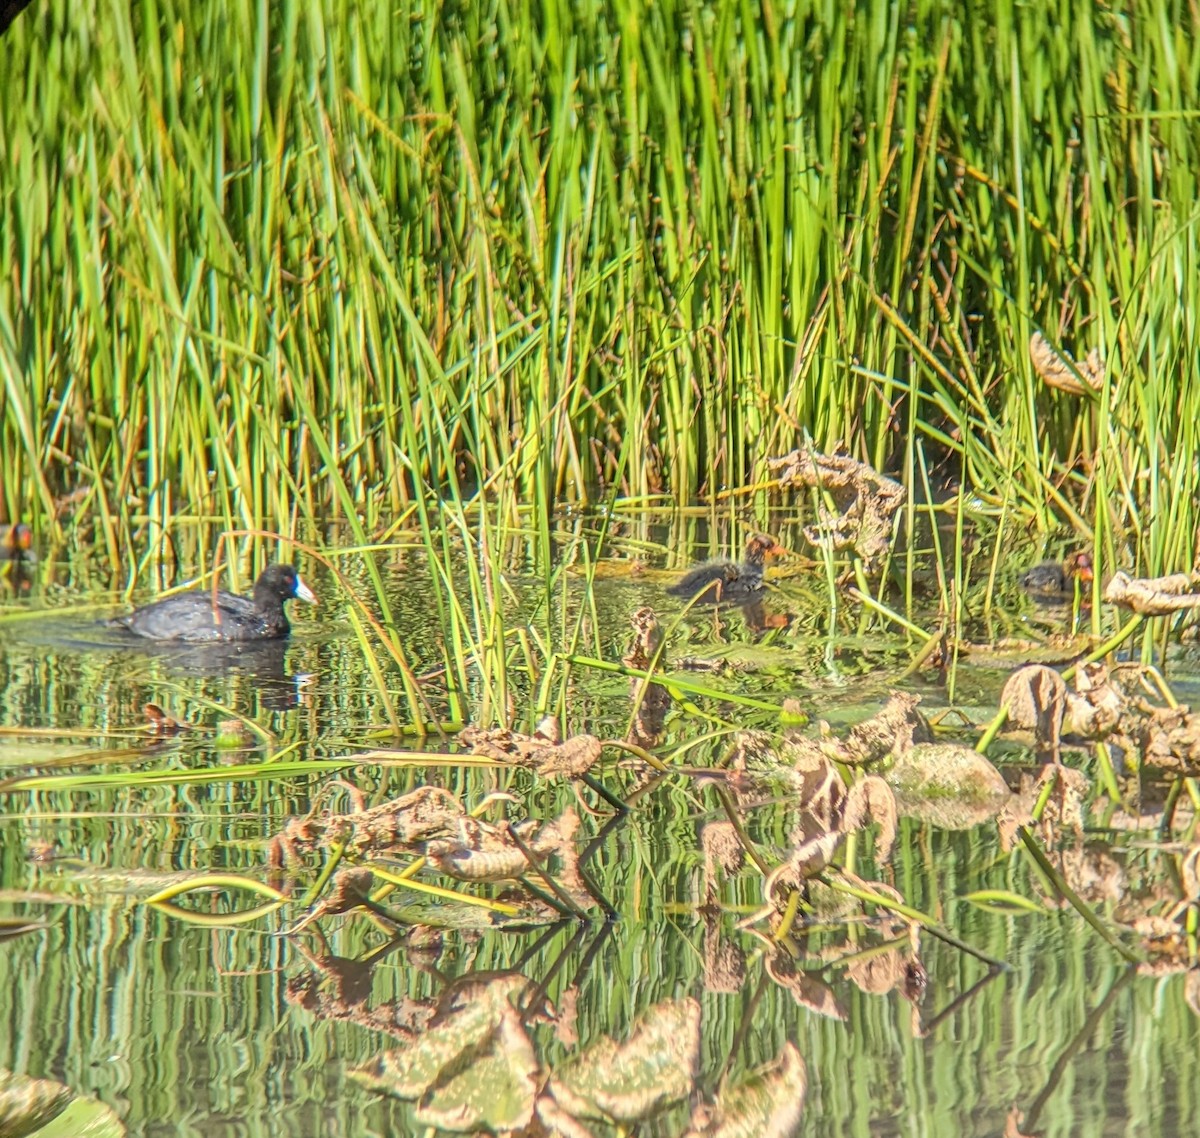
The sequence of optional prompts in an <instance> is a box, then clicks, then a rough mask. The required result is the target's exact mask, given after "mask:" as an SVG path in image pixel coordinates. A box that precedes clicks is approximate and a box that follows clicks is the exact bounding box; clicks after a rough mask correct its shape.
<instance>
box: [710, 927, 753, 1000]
mask: <svg viewBox="0 0 1200 1138" xmlns="http://www.w3.org/2000/svg"><path fill="white" fill-rule="evenodd" d="M745 983H746V953H745V952H744V951H743V949H742V948H741V946H740V945H737V944H734V943H733V942H732V941H729V940H727V939H725V938H724V937H722V936H721V929H720V925H719V924H718V923H717V922H716V921H715V920H714V921H706V922H705V925H704V990H705V991H706V992H725V993H730V992H740V991H741V990H742V985H743V984H745Z"/></svg>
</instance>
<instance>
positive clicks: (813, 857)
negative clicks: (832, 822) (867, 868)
mask: <svg viewBox="0 0 1200 1138" xmlns="http://www.w3.org/2000/svg"><path fill="white" fill-rule="evenodd" d="M842 837H843V835H842V834H841V833H840V832H839V831H837V830H832V831H830V832H829V833H826V834H818V835H817V836H816V837H813V838H809V839H808V840H807V841H805V842H801V843H800V845H798V846H797V847H796V848H795V849H794V850H793V851H792V853H791V856H790V857H789V858H788V859H787V861H785V862H784V863H783V864H782V865H780V866H778V867H776V869H774V870H773V871H772V872H771V873H770V874H769V875H768V877H767V880H766V888H765V892H766V895H767V896H768V897H770V898H774V896H775V887H776V886H777V885H784V886H790V887H791V888H793V889H798V888H800V886H801V885H802V884H803V883H804V882H805V881H807V880H808V879H809V878H810V877H816V875H817V874H818V873H820V872H821V871H822V870H823V869H824V868H825V867H826V866H827V865H828V864H829V863H830V862H831V861H832V860H833V855H834V854H835V853H837V848H838V845H839V844H840V843H841V840H842Z"/></svg>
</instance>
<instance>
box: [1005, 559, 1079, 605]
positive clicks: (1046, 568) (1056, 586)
mask: <svg viewBox="0 0 1200 1138" xmlns="http://www.w3.org/2000/svg"><path fill="white" fill-rule="evenodd" d="M1076 579H1078V580H1079V581H1080V582H1081V583H1083V584H1087V583H1089V582H1090V581H1091V580H1092V558H1091V555H1090V554H1087V553H1084V552H1082V551H1080V552H1078V553H1072V554H1070V555H1069V556H1068V557H1067V559H1066V560H1065V561H1063V562H1061V563H1060V562H1057V561H1043V562H1042V563H1041V564H1040V565H1035V566H1034V567H1033V568H1032V569H1027V570H1026V571H1025V572H1024V573H1022V574H1021V578H1020V582H1021V588H1023V589H1024V590H1025V591H1026V592H1028V593H1032V594H1034V595H1035V596H1038V597H1045V598H1050V599H1054V598H1060V597H1069V596H1071V595H1072V594H1073V593H1074V592H1075V581H1076Z"/></svg>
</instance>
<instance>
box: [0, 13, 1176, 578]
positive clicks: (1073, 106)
mask: <svg viewBox="0 0 1200 1138" xmlns="http://www.w3.org/2000/svg"><path fill="white" fill-rule="evenodd" d="M1195 20H1196V12H1195V9H1194V8H1193V7H1190V6H1188V5H1186V4H1183V3H1178V2H1177V3H1169V2H1166V0H1140V2H1136V3H1134V2H1125V3H1121V4H1118V5H1115V6H1110V7H1108V8H1105V9H1081V8H1079V7H1078V6H1076V5H1072V4H1067V3H1059V4H1056V5H1051V6H1050V7H1049V8H1047V7H1044V6H1042V7H1039V8H1037V9H1036V10H1034V9H1016V10H1014V11H1013V12H1011V13H1008V12H1007V10H1003V11H1000V12H999V14H997V11H996V10H993V9H992V8H991V7H990V6H985V5H968V6H967V7H966V8H965V9H962V8H960V7H959V6H957V5H955V6H947V5H944V4H939V3H932V2H928V0H917V2H914V3H912V4H910V5H907V6H904V7H897V6H895V5H883V4H877V5H874V6H872V7H870V8H862V9H860V10H859V11H858V12H857V13H855V14H853V15H851V14H848V12H847V10H845V9H844V6H838V5H823V4H815V3H814V4H808V3H795V4H768V5H766V6H764V7H762V8H759V7H746V6H745V5H741V4H736V3H716V4H711V5H705V6H695V5H689V4H680V3H674V2H671V0H668V2H667V3H660V4H653V5H642V4H639V3H626V2H618V3H614V4H611V5H592V6H589V5H583V6H580V5H577V4H569V3H564V2H560V0H548V2H546V3H542V4H537V5H519V4H510V3H507V2H506V0H497V2H494V3H489V4H479V5H451V6H437V5H420V4H418V5H417V6H416V7H414V8H412V9H411V10H408V9H406V10H404V11H403V12H398V11H397V10H396V9H395V8H394V6H391V5H386V4H379V5H362V4H357V3H350V2H348V0H323V2H321V3H316V4H303V5H302V4H298V3H291V2H284V3H278V4H266V3H258V4H253V3H249V2H236V0H230V2H228V3H222V4H216V5H210V4H195V3H189V2H188V0H161V2H160V0H144V2H140V3H136V4H134V5H131V6H130V7H129V8H128V9H127V8H126V7H125V6H123V5H121V6H117V7H115V8H113V7H111V6H107V5H100V4H85V5H78V4H70V3H66V2H65V0H53V2H50V3H46V4H42V5H35V6H34V7H33V8H31V9H30V10H28V11H27V12H26V13H25V14H24V15H23V16H22V17H21V18H19V19H18V20H17V21H16V22H15V23H14V25H13V26H12V28H11V29H10V30H9V32H8V33H7V36H6V38H5V50H4V52H3V55H2V57H0V81H2V82H3V84H4V90H6V91H7V92H9V96H8V97H6V98H5V100H4V101H3V105H2V106H0V186H2V188H3V193H2V194H0V248H2V249H3V256H4V260H5V263H6V264H7V265H8V266H9V271H8V272H6V273H5V274H4V276H3V278H2V279H0V368H2V370H3V375H4V384H3V396H2V401H0V433H2V434H0V438H2V445H0V456H2V458H0V462H2V467H3V504H2V507H0V508H2V509H3V510H4V511H6V512H7V513H8V514H9V515H21V516H24V517H27V518H32V519H35V520H38V521H39V522H40V524H41V525H42V526H47V525H49V524H50V520H51V519H52V518H53V517H55V515H56V508H55V503H56V500H60V499H61V498H62V497H63V496H64V495H65V494H68V493H71V492H77V493H76V496H75V497H74V498H73V499H72V501H71V503H70V505H69V506H68V507H67V508H66V509H65V511H64V510H63V508H62V507H61V504H60V507H59V510H58V511H57V513H58V515H59V522H60V523H61V522H63V521H64V520H66V519H69V518H78V517H80V516H84V517H87V518H94V519H96V520H97V522H98V523H99V527H100V531H99V532H100V533H101V534H102V535H103V536H104V538H105V540H106V542H107V544H108V546H109V549H110V550H111V551H112V552H113V553H114V555H115V554H116V553H117V552H118V551H119V550H121V549H127V548H129V547H130V546H131V545H134V546H136V547H138V548H144V547H146V545H147V544H149V545H150V546H151V547H153V546H154V545H155V544H156V543H157V542H159V541H160V539H161V538H162V535H163V534H164V533H166V532H167V531H169V530H170V529H171V528H172V526H174V525H176V524H178V519H180V518H181V517H186V516H188V515H192V516H202V517H204V518H208V519H212V520H213V521H215V522H217V523H219V524H220V525H221V526H223V527H235V526H239V525H264V524H265V525H267V526H268V527H269V528H272V529H277V530H281V531H284V532H289V531H291V529H292V528H293V527H294V525H295V523H296V519H297V518H299V517H304V516H307V515H316V516H320V517H325V516H329V515H344V516H345V517H346V518H347V519H348V520H349V522H350V525H351V527H352V528H353V529H354V530H356V531H360V532H359V536H360V537H361V538H363V539H365V538H366V537H367V536H368V535H370V534H372V533H374V532H376V531H378V530H380V529H381V528H383V527H384V526H385V525H386V524H387V523H388V522H389V521H390V520H392V519H393V518H395V517H396V516H397V515H398V514H400V513H402V512H403V511H404V510H406V509H411V508H415V509H417V510H418V511H420V510H423V509H425V508H426V507H427V506H428V505H429V503H431V502H434V501H437V500H439V499H446V498H450V499H453V500H455V501H458V500H460V496H461V500H462V501H464V502H467V503H468V504H469V502H470V501H471V500H472V499H473V498H474V497H476V496H478V495H483V494H486V495H487V496H488V497H490V498H492V499H494V500H496V501H498V502H499V503H500V504H501V506H504V507H507V508H508V509H509V510H513V509H515V507H516V506H517V504H518V503H525V504H534V505H535V506H536V507H538V508H539V509H540V510H541V511H542V512H544V511H546V510H547V509H548V508H549V507H550V506H551V505H552V504H553V503H555V502H557V501H559V500H562V499H571V500H582V499H588V498H594V497H595V496H596V495H597V494H598V493H603V491H602V490H600V489H599V488H600V487H607V488H614V492H616V493H619V494H620V495H622V496H643V495H647V494H653V493H656V492H658V491H665V492H667V493H669V494H671V495H673V496H675V497H677V498H689V497H691V496H693V495H697V494H711V493H714V492H716V491H718V490H720V489H722V488H734V487H740V486H745V485H747V484H751V483H754V482H755V481H757V480H758V479H759V478H760V477H761V476H762V474H763V471H764V468H763V466H762V460H763V458H764V457H765V456H767V455H769V454H771V453H775V452H780V451H785V450H787V449H790V448H791V447H792V446H793V445H794V444H795V442H796V440H797V437H798V436H799V435H800V434H801V432H803V431H808V432H810V433H811V435H812V437H813V438H814V440H815V442H816V443H817V445H818V446H821V447H824V448H830V447H833V446H837V445H841V446H845V447H848V448H849V449H850V450H852V451H853V452H855V453H856V454H858V455H859V456H860V457H862V458H865V459H867V460H869V461H871V462H873V463H874V464H876V465H877V466H878V467H880V468H886V469H889V470H892V471H895V472H896V473H897V474H898V475H899V476H900V477H901V478H902V479H903V480H904V481H905V482H906V483H908V484H909V486H910V489H912V490H914V491H916V492H917V494H918V496H920V495H921V491H922V486H923V475H922V466H923V465H928V466H929V467H931V468H933V469H932V476H933V484H934V485H935V487H936V485H937V484H938V483H941V484H942V485H946V484H949V483H953V482H957V481H958V480H962V482H963V483H964V484H965V485H966V486H967V487H968V489H969V490H970V492H971V493H972V494H974V495H978V496H980V497H981V498H983V499H984V500H985V501H986V502H992V503H995V504H996V505H997V506H1000V507H1004V508H1006V509H1007V510H1009V511H1011V513H1012V515H1013V517H1014V518H1020V519H1021V520H1022V521H1025V520H1026V519H1035V520H1036V522H1037V524H1038V525H1040V526H1043V527H1046V526H1049V525H1050V524H1052V522H1053V521H1054V520H1055V519H1059V520H1061V519H1066V520H1071V521H1074V522H1075V523H1076V524H1079V525H1082V526H1084V527H1085V528H1086V527H1096V528H1098V529H1100V531H1101V533H1102V535H1108V534H1110V533H1117V534H1120V535H1122V536H1123V535H1124V534H1125V533H1126V532H1128V531H1130V530H1132V531H1133V532H1134V534H1135V537H1136V538H1137V542H1136V547H1137V551H1138V553H1139V554H1140V555H1141V556H1142V557H1143V558H1144V559H1146V560H1147V561H1148V562H1149V563H1150V567H1151V568H1157V567H1159V566H1160V565H1168V564H1169V565H1178V564H1179V563H1180V562H1181V561H1183V560H1189V561H1190V557H1191V552H1192V551H1191V548H1190V543H1191V540H1192V538H1191V534H1192V533H1193V532H1194V530H1195V528H1196V526H1195V521H1196V518H1195V511H1196V489H1197V471H1196V467H1195V463H1194V462H1193V461H1191V458H1190V456H1191V454H1192V453H1193V451H1194V449H1195V439H1194V433H1195V431H1196V429H1197V428H1196V424H1197V422H1200V414H1198V410H1200V408H1198V401H1200V394H1198V385H1197V366H1198V362H1200V353H1198V352H1197V331H1196V318H1195V314H1196V312H1197V310H1198V304H1197V290H1198V288H1200V285H1198V282H1200V273H1198V272H1197V264H1198V258H1197V244H1198V235H1197V225H1196V221H1197V206H1196V201H1197V198H1198V196H1200V195H1198V194H1197V185H1196V180H1197V171H1200V134H1198V133H1197V131H1196V129H1195V119H1194V108H1195V107H1196V106H1197V105H1200V52H1197V49H1196V39H1197V37H1196V32H1197V29H1196V27H1195V26H1194V22H1195ZM1037 329H1040V330H1043V331H1044V333H1045V335H1046V336H1047V338H1048V339H1049V340H1050V341H1051V342H1052V343H1054V344H1056V345H1065V346H1066V347H1067V349H1068V350H1070V351H1071V352H1073V353H1074V354H1076V355H1078V356H1079V357H1082V356H1083V355H1085V354H1086V352H1087V351H1088V350H1089V349H1091V348H1098V349H1099V350H1100V352H1101V353H1102V355H1103V356H1104V357H1105V359H1106V361H1107V365H1106V370H1105V381H1106V382H1105V384H1104V386H1103V387H1102V389H1101V391H1100V392H1099V393H1095V394H1092V393H1089V394H1088V395H1086V396H1073V395H1068V394H1062V393H1059V392H1055V391H1052V390H1050V389H1048V388H1046V387H1044V385H1042V383H1041V382H1040V381H1039V380H1038V378H1037V376H1036V374H1035V373H1034V371H1033V369H1032V367H1031V365H1030V362H1029V357H1028V351H1027V345H1028V341H1029V336H1030V333H1031V332H1032V331H1034V330H1037Z"/></svg>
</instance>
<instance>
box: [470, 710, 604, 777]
mask: <svg viewBox="0 0 1200 1138" xmlns="http://www.w3.org/2000/svg"><path fill="white" fill-rule="evenodd" d="M558 734H559V731H558V721H557V719H554V718H553V717H549V718H548V719H544V720H542V723H541V724H540V725H539V727H538V732H537V733H536V734H534V735H522V734H520V733H519V732H517V731H509V730H507V729H505V728H496V729H494V730H484V729H482V728H479V727H471V726H467V727H464V728H463V729H462V731H460V732H459V735H458V741H459V742H460V743H461V744H463V746H465V747H467V748H469V750H470V753H471V754H472V755H482V756H484V757H486V758H489V759H497V760H499V761H500V762H505V763H513V764H514V765H516V766H522V767H530V768H532V769H533V770H535V771H537V773H538V774H540V775H544V776H545V777H547V778H557V777H566V778H580V777H582V776H583V775H585V774H587V772H588V771H589V770H591V768H592V767H593V766H594V765H595V764H596V761H597V760H598V759H599V758H600V753H601V751H602V747H601V745H600V740H599V739H597V738H596V737H595V736H594V735H575V736H572V737H571V738H570V739H567V740H566V741H565V742H561V743H560V742H558V741H557V739H556V736H557V735H558Z"/></svg>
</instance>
